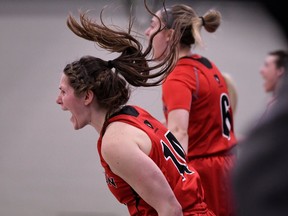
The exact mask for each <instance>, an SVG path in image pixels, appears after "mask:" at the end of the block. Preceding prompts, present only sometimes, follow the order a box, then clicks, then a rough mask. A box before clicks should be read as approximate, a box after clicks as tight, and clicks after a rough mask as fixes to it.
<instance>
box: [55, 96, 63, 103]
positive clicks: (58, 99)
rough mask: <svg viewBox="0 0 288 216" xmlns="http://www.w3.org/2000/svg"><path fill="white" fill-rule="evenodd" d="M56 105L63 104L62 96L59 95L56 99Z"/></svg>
mask: <svg viewBox="0 0 288 216" xmlns="http://www.w3.org/2000/svg"><path fill="white" fill-rule="evenodd" d="M56 103H57V104H60V105H61V104H62V99H61V97H60V95H58V97H57V99H56Z"/></svg>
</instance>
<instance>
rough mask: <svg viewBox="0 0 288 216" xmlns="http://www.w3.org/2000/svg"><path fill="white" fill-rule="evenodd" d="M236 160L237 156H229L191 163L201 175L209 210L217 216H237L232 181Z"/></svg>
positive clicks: (208, 158) (201, 159)
mask: <svg viewBox="0 0 288 216" xmlns="http://www.w3.org/2000/svg"><path fill="white" fill-rule="evenodd" d="M235 159H236V156H235V155H233V154H229V155H218V156H217V155H216V156H210V157H199V158H195V159H192V160H190V161H189V164H190V165H191V166H192V167H193V168H194V169H195V170H196V171H197V172H198V173H199V175H200V178H201V183H202V186H203V189H204V194H205V202H206V204H207V206H208V208H209V209H211V210H212V211H213V213H215V215H217V216H233V215H236V213H235V204H234V196H233V192H232V191H233V189H232V179H231V169H232V168H233V166H234V162H235Z"/></svg>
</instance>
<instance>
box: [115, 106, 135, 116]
mask: <svg viewBox="0 0 288 216" xmlns="http://www.w3.org/2000/svg"><path fill="white" fill-rule="evenodd" d="M122 114H124V115H130V116H134V117H138V116H139V112H138V111H137V110H136V109H135V108H134V107H133V106H128V105H127V106H124V107H123V108H122V109H120V110H119V111H118V112H116V113H114V114H113V115H111V116H110V118H113V117H115V116H118V115H122Z"/></svg>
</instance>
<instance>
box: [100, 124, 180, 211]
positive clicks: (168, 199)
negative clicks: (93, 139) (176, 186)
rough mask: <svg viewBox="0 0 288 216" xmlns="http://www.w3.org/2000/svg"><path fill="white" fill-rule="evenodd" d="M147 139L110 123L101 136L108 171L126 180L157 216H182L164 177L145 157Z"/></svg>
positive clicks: (148, 143) (102, 150)
mask: <svg viewBox="0 0 288 216" xmlns="http://www.w3.org/2000/svg"><path fill="white" fill-rule="evenodd" d="M150 149H151V140H150V138H149V137H148V135H147V134H146V133H144V132H143V131H141V130H140V129H138V128H135V127H133V126H131V125H128V124H125V123H121V122H114V123H112V124H111V125H110V126H109V127H108V129H107V131H106V133H105V136H104V137H103V142H102V149H101V152H102V155H103V158H104V160H105V161H106V162H107V163H108V165H109V166H110V168H111V170H112V172H114V173H115V174H116V175H118V176H120V177H121V178H122V179H123V180H124V181H126V182H127V183H128V184H129V185H130V186H131V187H132V188H133V189H134V190H135V191H136V192H137V193H138V194H139V196H140V197H141V198H143V200H145V202H147V203H148V204H149V205H151V206H152V207H153V208H154V209H155V210H156V211H157V213H158V215H159V216H182V215H183V213H182V207H181V205H180V204H179V202H178V201H177V199H176V197H175V195H174V193H173V191H172V189H171V187H170V185H169V184H168V182H167V180H166V178H165V176H164V175H163V173H162V172H161V170H160V169H159V168H158V166H157V165H156V164H155V163H154V161H153V160H152V159H151V158H150V157H149V156H148V155H147V153H148V154H149V152H150Z"/></svg>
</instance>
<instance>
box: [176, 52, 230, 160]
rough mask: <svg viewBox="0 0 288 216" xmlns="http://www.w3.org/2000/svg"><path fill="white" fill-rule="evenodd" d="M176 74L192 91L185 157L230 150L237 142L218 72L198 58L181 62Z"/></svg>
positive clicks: (207, 61)
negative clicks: (186, 153)
mask: <svg viewBox="0 0 288 216" xmlns="http://www.w3.org/2000/svg"><path fill="white" fill-rule="evenodd" d="M175 70H176V73H174V72H173V73H174V74H172V75H173V76H180V75H181V77H183V82H184V83H186V84H187V86H189V85H190V87H191V94H192V103H191V107H190V112H189V129H188V134H189V145H188V157H189V158H193V157H198V156H205V155H207V156H208V155H212V154H217V153H220V152H224V151H227V150H229V149H230V148H231V147H232V146H233V145H234V144H235V143H236V140H235V136H234V128H233V114H232V109H231V106H230V100H229V95H228V89H227V85H226V82H225V80H224V78H223V76H222V74H221V72H220V71H219V70H218V68H217V67H216V66H215V64H214V63H213V62H211V61H209V60H208V59H206V58H204V57H202V56H199V55H192V56H191V57H185V58H181V59H180V60H179V61H178V64H177V66H176V68H175ZM172 78H173V77H172Z"/></svg>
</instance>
